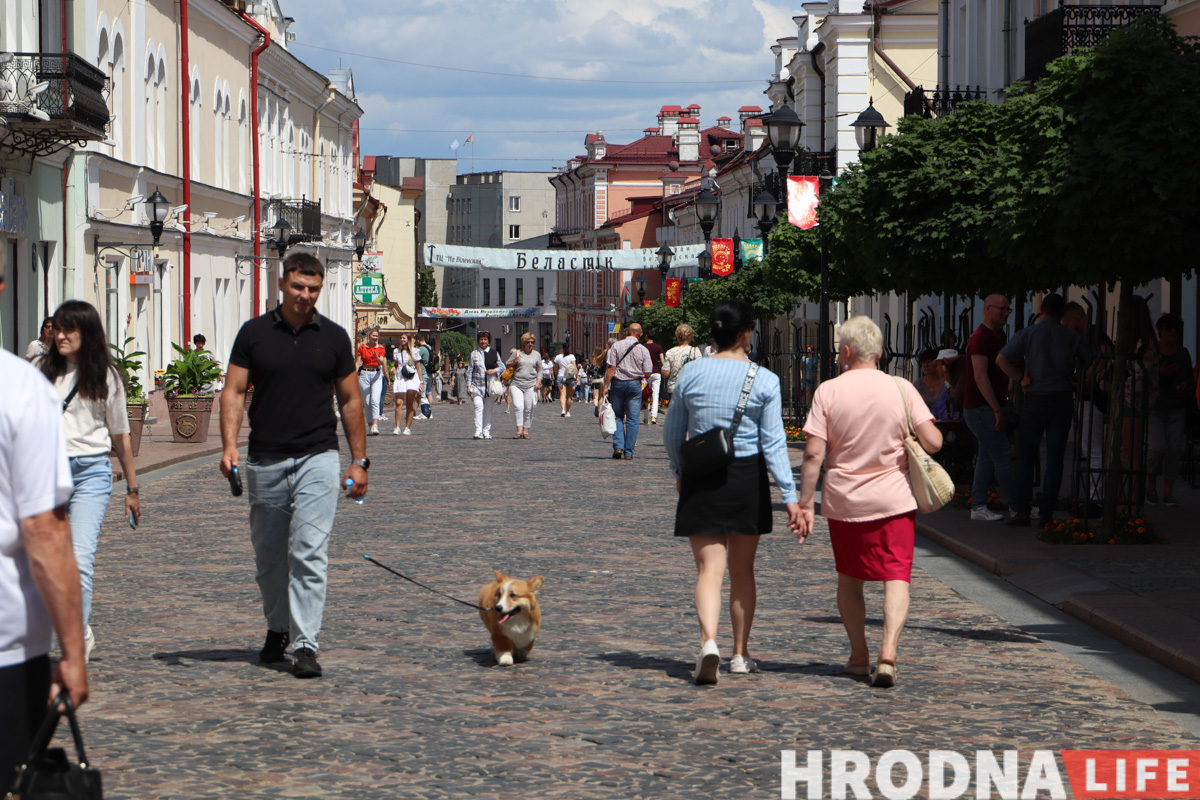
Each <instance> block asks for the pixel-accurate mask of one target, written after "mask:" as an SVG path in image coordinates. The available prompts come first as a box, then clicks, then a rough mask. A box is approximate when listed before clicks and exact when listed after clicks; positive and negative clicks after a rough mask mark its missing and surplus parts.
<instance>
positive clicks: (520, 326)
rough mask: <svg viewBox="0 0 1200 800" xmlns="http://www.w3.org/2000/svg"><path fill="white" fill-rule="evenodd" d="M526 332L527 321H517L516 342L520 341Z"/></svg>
mask: <svg viewBox="0 0 1200 800" xmlns="http://www.w3.org/2000/svg"><path fill="white" fill-rule="evenodd" d="M518 302H519V301H518ZM527 333H529V323H528V322H518V323H517V341H518V342H519V341H521V337H522V336H524V335H525V334H527Z"/></svg>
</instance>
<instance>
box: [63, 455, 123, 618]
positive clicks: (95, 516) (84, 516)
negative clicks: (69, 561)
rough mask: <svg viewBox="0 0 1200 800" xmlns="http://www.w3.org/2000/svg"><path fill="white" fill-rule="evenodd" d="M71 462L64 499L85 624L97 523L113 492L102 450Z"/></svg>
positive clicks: (88, 615) (97, 539)
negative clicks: (67, 496) (72, 483)
mask: <svg viewBox="0 0 1200 800" xmlns="http://www.w3.org/2000/svg"><path fill="white" fill-rule="evenodd" d="M70 464H71V480H73V481H75V488H74V489H73V490H72V491H71V499H70V500H68V501H67V517H68V518H69V519H70V521H71V542H72V544H73V545H74V547H75V561H76V562H77V563H78V564H79V583H80V586H82V587H83V625H84V627H85V628H86V627H87V624H88V620H90V619H91V617H92V574H93V571H94V570H93V568H94V566H95V563H96V546H97V545H98V544H99V543H100V525H101V524H102V523H103V522H104V515H105V514H106V513H107V512H108V498H109V496H110V495H112V483H113V479H112V462H111V461H109V460H108V454H107V453H104V454H103V455H98V456H77V457H76V458H72V459H70Z"/></svg>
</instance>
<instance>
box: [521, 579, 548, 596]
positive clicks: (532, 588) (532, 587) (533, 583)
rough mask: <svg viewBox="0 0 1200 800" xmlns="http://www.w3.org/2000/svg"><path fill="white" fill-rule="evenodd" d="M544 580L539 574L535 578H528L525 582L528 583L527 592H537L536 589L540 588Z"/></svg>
mask: <svg viewBox="0 0 1200 800" xmlns="http://www.w3.org/2000/svg"><path fill="white" fill-rule="evenodd" d="M545 582H546V579H545V578H544V577H542V576H541V575H538V576H537V577H536V578H530V579H529V580H528V581H526V583H528V584H529V593H530V594H537V593H538V589H541V588H542V584H543V583H545Z"/></svg>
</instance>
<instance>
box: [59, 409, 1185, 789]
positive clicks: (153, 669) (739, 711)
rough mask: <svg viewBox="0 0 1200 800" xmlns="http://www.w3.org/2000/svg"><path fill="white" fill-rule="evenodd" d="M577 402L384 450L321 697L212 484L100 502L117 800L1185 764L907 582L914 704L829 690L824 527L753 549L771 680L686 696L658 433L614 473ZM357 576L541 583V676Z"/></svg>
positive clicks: (99, 728) (1039, 657) (828, 557)
mask: <svg viewBox="0 0 1200 800" xmlns="http://www.w3.org/2000/svg"><path fill="white" fill-rule="evenodd" d="M577 408H578V411H577V412H576V413H575V414H574V415H573V417H572V418H571V419H562V418H560V417H559V416H558V414H557V409H556V407H554V408H552V409H548V408H547V407H546V406H539V407H538V408H537V411H536V412H535V420H534V425H533V436H534V438H533V439H532V440H530V441H514V440H512V439H510V438H507V437H509V436H511V435H512V419H513V418H512V417H510V416H506V415H505V414H504V413H503V411H499V412H497V414H496V418H495V430H496V437H497V438H495V439H494V440H492V441H473V440H472V439H471V438H470V434H471V427H470V426H471V423H470V414H471V411H470V407H469V406H462V407H447V406H438V407H436V408H435V417H434V419H433V420H431V421H422V422H418V423H416V424H415V425H414V432H413V435H412V436H411V437H399V436H387V435H385V436H379V437H373V438H371V439H370V440H369V453H370V456H371V458H372V462H373V465H372V469H371V489H370V494H369V495H368V499H367V502H366V504H365V505H362V506H358V505H354V504H353V503H350V502H349V501H344V502H343V503H342V505H341V506H340V507H339V513H338V517H337V523H336V526H335V530H334V532H333V539H332V543H331V548H330V555H331V568H330V589H329V602H328V605H327V607H326V615H325V629H324V631H323V633H322V636H321V642H322V646H323V649H322V651H321V661H322V663H323V665H324V667H325V677H324V678H322V679H319V680H313V681H298V680H296V679H294V678H293V677H292V676H291V675H290V674H289V673H288V672H287V671H286V670H285V669H275V668H268V667H264V666H261V665H259V664H258V663H257V660H256V658H257V656H256V653H257V649H258V647H259V645H260V644H261V641H262V636H263V633H264V623H263V621H262V616H261V611H260V607H259V602H258V595H257V590H256V587H255V584H254V571H253V565H252V555H251V548H250V544H249V541H248V534H247V510H246V502H245V498H239V499H236V500H235V499H233V498H231V497H230V496H229V492H228V488H227V484H226V483H225V481H224V480H222V479H221V478H220V475H219V474H218V473H217V471H216V468H215V466H213V465H205V466H197V467H196V468H195V469H189V470H185V471H183V472H179V473H176V474H173V475H170V476H169V477H160V478H158V479H154V477H153V476H152V475H151V476H148V478H147V479H146V480H144V482H143V488H142V502H143V509H144V510H145V517H144V520H143V525H142V526H141V527H140V528H139V529H138V530H137V531H136V532H133V531H130V530H129V529H128V527H127V526H125V525H124V524H123V523H122V521H121V520H120V518H119V516H118V514H117V513H116V507H117V506H116V504H113V505H112V506H110V514H109V519H108V520H107V522H106V525H105V529H104V534H103V536H102V540H101V546H100V550H99V555H98V558H97V563H96V595H95V612H94V616H93V627H94V629H95V633H96V637H97V641H98V644H97V647H96V651H95V653H94V654H93V660H92V672H91V675H92V682H93V683H92V687H93V696H92V697H93V699H92V700H91V701H90V702H89V703H88V705H87V706H85V708H84V711H83V714H82V724H83V726H84V733H85V737H86V739H87V742H88V745H89V755H90V756H91V758H92V760H93V762H94V763H95V764H96V765H97V766H99V767H100V768H102V769H103V770H104V777H105V784H106V786H105V788H106V789H107V790H108V791H107V795H108V796H109V797H110V798H134V797H136V798H167V797H171V798H232V797H309V796H312V797H316V796H320V797H325V798H342V797H344V798H364V797H370V798H374V797H379V798H406V797H434V798H462V797H470V796H487V797H503V798H507V797H558V798H640V797H647V798H673V797H706V798H768V797H778V796H779V766H780V751H781V750H782V749H796V750H800V751H803V750H806V749H809V748H814V749H825V750H829V749H839V748H854V749H860V750H865V751H868V752H872V753H876V754H878V753H881V752H883V751H886V750H889V749H893V748H907V749H912V750H916V751H918V752H920V751H926V750H930V749H949V750H956V751H959V752H962V753H964V754H965V755H968V757H970V758H973V756H972V754H971V753H970V751H974V750H976V749H991V750H1003V749H1020V750H1022V751H1023V753H1022V757H1023V758H1028V755H1029V753H1028V751H1031V750H1033V749H1038V748H1049V749H1062V748H1084V749H1091V748H1096V749H1133V748H1135V747H1136V748H1147V749H1149V748H1192V749H1195V748H1196V747H1197V743H1196V741H1195V739H1194V738H1193V737H1190V736H1189V735H1188V734H1187V733H1186V732H1185V731H1183V730H1182V729H1180V728H1178V727H1177V726H1175V725H1174V724H1173V723H1171V722H1169V721H1167V720H1165V719H1164V718H1162V717H1160V716H1158V715H1157V714H1156V713H1155V712H1154V710H1153V709H1151V708H1150V707H1148V706H1145V705H1142V704H1140V703H1138V702H1136V701H1134V700H1133V699H1132V698H1130V697H1129V696H1128V695H1126V694H1124V693H1123V692H1121V691H1119V690H1117V689H1115V688H1113V687H1112V686H1110V685H1107V684H1104V683H1102V682H1100V681H1099V680H1098V679H1097V678H1096V677H1095V676H1093V675H1092V674H1090V673H1088V672H1086V671H1082V670H1081V669H1080V668H1078V667H1076V666H1075V665H1074V664H1073V662H1071V661H1069V660H1067V659H1066V658H1064V657H1063V656H1060V655H1059V654H1057V653H1056V652H1055V651H1053V650H1052V649H1051V648H1050V647H1049V646H1047V645H1045V644H1043V643H1042V642H1040V641H1039V640H1037V639H1036V638H1034V637H1033V636H1031V635H1028V634H1026V633H1024V632H1022V631H1020V630H1017V629H1014V628H1011V627H1008V626H1007V625H1006V624H1004V623H1003V622H1002V621H1001V620H1000V619H999V618H998V617H996V616H995V615H993V614H992V613H990V612H988V611H987V610H985V609H984V608H982V607H980V606H978V605H976V604H974V603H972V602H970V601H968V600H966V599H964V598H963V597H961V596H959V595H957V594H956V593H954V592H953V591H951V590H950V589H948V588H947V587H946V586H945V585H943V584H942V583H940V582H938V581H937V580H935V579H933V578H931V577H930V576H929V575H927V574H925V573H924V572H922V571H920V570H919V569H918V570H916V571H915V574H914V580H913V611H912V616H911V618H910V624H909V626H908V628H907V631H906V634H905V636H904V639H903V641H902V643H901V652H900V661H899V666H900V673H899V683H898V685H897V687H896V688H895V689H893V690H876V689H872V688H871V687H870V686H868V685H867V683H866V682H865V681H864V680H863V679H856V678H852V677H850V676H847V675H843V674H841V666H840V665H841V664H842V662H843V661H844V660H845V657H846V654H847V648H846V644H845V639H844V632H843V630H842V628H841V625H840V622H839V620H838V616H837V612H836V608H835V599H834V582H835V577H834V570H833V558H832V554H831V551H830V548H829V546H828V537H827V536H826V535H824V533H823V532H819V533H818V535H817V536H815V537H814V540H810V544H808V545H806V546H804V547H803V548H801V547H798V546H797V545H796V543H795V539H794V537H792V536H791V534H789V533H786V532H784V531H777V532H776V533H774V534H772V535H770V536H767V537H764V539H763V541H762V546H761V549H760V554H759V559H758V565H759V567H758V575H759V611H758V616H757V619H756V625H755V630H754V633H753V636H752V648H753V654H754V656H755V657H756V658H757V659H758V661H759V664H760V668H761V669H762V672H761V673H760V674H758V675H752V676H738V677H728V676H726V675H725V674H724V672H722V677H721V681H720V683H719V684H718V685H717V686H715V687H695V686H692V685H691V684H690V682H689V679H688V676H689V671H690V670H691V668H692V667H693V664H694V658H695V653H696V650H697V648H698V644H699V643H698V641H697V639H698V631H697V627H696V624H695V620H694V615H693V612H692V609H691V602H692V601H691V598H692V588H693V576H694V567H693V565H692V562H691V556H690V553H689V551H688V548H687V545H686V543H685V542H683V541H679V540H675V539H674V538H672V537H671V536H670V530H671V525H672V511H673V506H674V486H673V483H672V481H671V480H669V476H668V473H667V466H666V457H665V454H664V452H663V449H662V446H661V443H660V432H661V430H662V428H661V426H659V427H652V426H651V427H644V428H643V429H642V433H641V436H640V438H639V442H638V448H637V457H636V458H635V459H634V460H633V461H628V462H626V461H620V462H618V461H613V460H612V459H611V458H610V457H609V456H610V453H611V450H610V448H609V446H608V445H607V444H605V443H603V442H602V441H601V440H600V436H599V429H598V426H596V425H595V424H594V419H593V417H592V414H591V410H590V408H588V407H577ZM548 412H549V413H548ZM346 457H347V455H346V453H345V451H343V460H344V459H345V458H346ZM780 519H781V518H780V517H779V516H778V515H777V525H780ZM364 553H368V554H370V555H371V556H373V557H374V558H377V559H379V560H380V561H382V562H383V563H386V564H389V565H390V566H393V567H395V568H397V569H399V570H400V571H402V572H405V573H407V574H409V575H412V576H413V577H415V578H417V579H418V580H421V581H424V582H428V583H430V584H432V585H433V586H436V587H438V588H439V589H442V590H443V591H446V592H449V593H451V594H453V595H455V596H457V597H461V598H464V599H467V600H472V599H474V598H475V596H476V595H477V592H478V587H479V586H480V585H481V584H482V583H484V582H486V581H487V580H489V579H490V576H491V570H492V568H493V567H499V568H502V569H505V570H508V571H510V572H511V573H513V574H515V575H518V576H521V577H530V576H533V575H539V574H540V575H545V576H546V585H545V588H544V589H543V592H542V605H543V613H544V616H545V619H544V625H543V629H542V635H541V637H540V639H539V641H538V643H537V647H536V648H535V649H534V651H533V653H532V655H531V657H530V660H529V661H528V662H527V663H524V664H520V665H517V666H516V667H511V668H498V667H496V666H494V665H493V662H492V656H491V652H490V649H489V648H488V646H487V645H488V640H487V636H486V633H485V631H484V629H483V627H482V625H481V624H480V621H479V619H478V616H477V614H476V613H475V612H473V611H471V610H470V609H466V608H463V607H462V606H458V605H456V604H454V603H452V602H450V601H448V600H445V599H443V598H440V597H437V596H435V595H433V594H430V593H427V592H424V591H422V590H420V589H417V588H416V587H414V586H412V585H410V584H407V583H404V582H402V581H400V580H399V579H397V578H395V577H393V576H391V575H388V574H387V573H385V572H384V571H382V570H380V569H378V568H377V567H375V566H372V565H371V564H368V563H367V562H365V561H364V560H363V558H362V556H363V554H364ZM869 602H870V604H871V605H870V606H869V608H870V609H871V611H870V612H869V617H870V625H871V627H872V631H873V633H872V641H873V643H874V641H877V638H878V630H879V622H880V621H879V607H880V602H881V595H880V593H879V592H878V591H876V592H875V593H874V594H873V595H871V599H870V600H869ZM721 646H722V651H723V653H724V655H725V656H726V657H727V656H728V655H729V648H730V644H729V633H728V615H727V613H725V614H724V624H723V627H722V640H721ZM1064 778H1065V775H1064ZM972 796H973V793H972Z"/></svg>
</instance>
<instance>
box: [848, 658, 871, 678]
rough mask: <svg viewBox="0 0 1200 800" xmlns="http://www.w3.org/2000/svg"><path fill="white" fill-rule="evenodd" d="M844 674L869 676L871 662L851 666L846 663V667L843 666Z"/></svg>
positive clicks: (849, 663) (851, 664)
mask: <svg viewBox="0 0 1200 800" xmlns="http://www.w3.org/2000/svg"><path fill="white" fill-rule="evenodd" d="M845 672H846V674H847V675H870V674H871V662H870V661H868V662H867V663H866V664H853V663H851V662H849V661H847V662H846V666H845Z"/></svg>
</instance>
